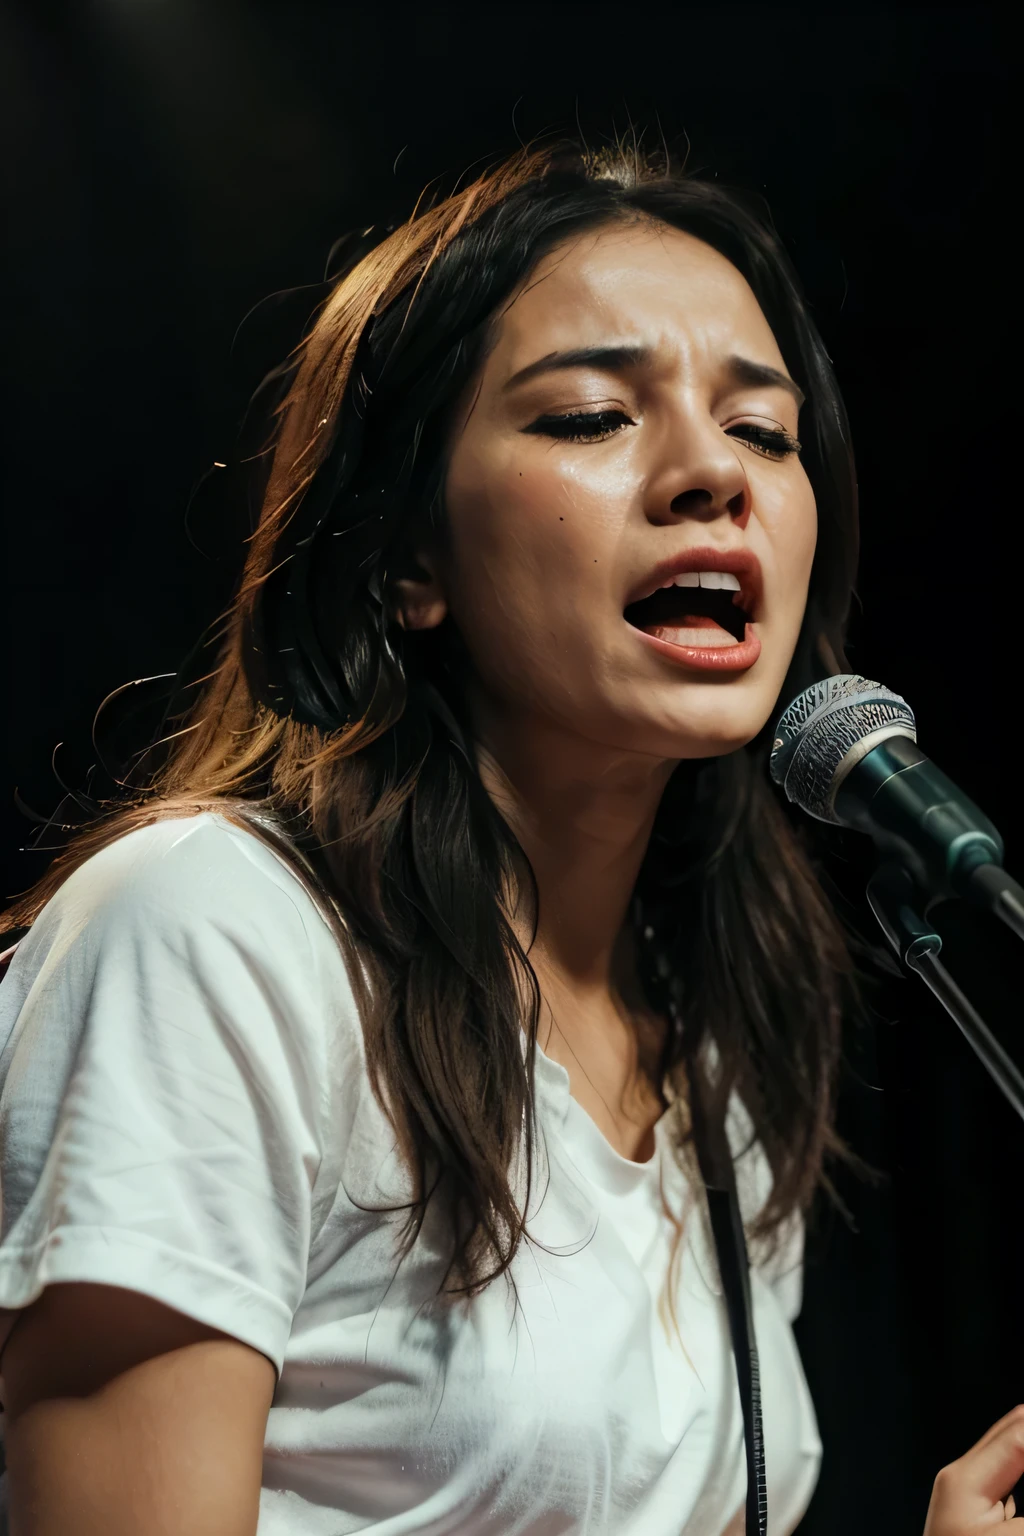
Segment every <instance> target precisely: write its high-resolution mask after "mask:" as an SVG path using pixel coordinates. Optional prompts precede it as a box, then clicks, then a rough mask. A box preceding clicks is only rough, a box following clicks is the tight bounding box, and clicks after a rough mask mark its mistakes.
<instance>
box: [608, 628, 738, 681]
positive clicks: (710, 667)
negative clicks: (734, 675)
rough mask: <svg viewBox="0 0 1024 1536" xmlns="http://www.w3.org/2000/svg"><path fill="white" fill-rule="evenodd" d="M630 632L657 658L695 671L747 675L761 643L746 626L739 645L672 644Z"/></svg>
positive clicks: (639, 630)
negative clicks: (648, 647) (652, 649)
mask: <svg viewBox="0 0 1024 1536" xmlns="http://www.w3.org/2000/svg"><path fill="white" fill-rule="evenodd" d="M630 627H631V628H632V626H630ZM633 632H634V634H637V635H639V636H640V638H641V640H644V641H646V642H647V644H648V645H649V646H652V647H653V648H654V650H656V651H657V652H658V654H659V656H664V657H665V658H666V660H667V661H673V662H675V664H676V666H678V667H686V668H688V669H689V670H691V671H694V672H746V671H747V670H748V668H750V667H752V666H753V665H754V662H755V661H756V660H757V658H758V657H759V656H760V654H761V642H760V640H759V639H758V638H757V636H756V635H755V633H754V626H753V624H748V625H747V629H746V635H745V637H744V639H743V640H741V641H740V643H739V645H674V644H673V643H672V641H671V640H660V639H659V638H658V636H657V635H649V634H648V633H647V631H646V630H645V629H634V631H633Z"/></svg>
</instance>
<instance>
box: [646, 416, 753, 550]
mask: <svg viewBox="0 0 1024 1536" xmlns="http://www.w3.org/2000/svg"><path fill="white" fill-rule="evenodd" d="M659 460H660V462H659V463H658V465H657V467H656V469H655V472H654V474H653V475H652V476H651V477H650V479H649V480H648V484H647V493H646V497H645V510H646V513H647V518H648V521H649V522H652V523H654V524H656V525H658V526H663V525H665V524H669V525H672V524H675V523H678V522H680V521H682V520H683V519H684V518H691V519H693V520H694V521H695V522H701V523H710V522H714V521H715V520H716V519H717V518H720V517H725V518H728V519H729V521H730V522H732V523H735V524H736V525H737V526H738V527H739V528H745V527H746V525H747V523H748V522H749V520H750V513H751V508H752V496H751V491H750V483H749V481H748V480H747V475H746V471H745V469H744V467H743V464H742V462H741V460H740V457H739V454H738V452H737V450H736V447H735V445H734V444H733V442H732V440H731V439H730V438H728V437H726V436H725V435H724V433H723V432H722V429H721V427H719V426H718V424H717V423H716V422H714V421H711V420H707V421H705V422H699V421H695V420H693V419H692V418H688V419H686V420H685V421H684V420H683V419H682V418H681V416H679V415H677V416H676V417H675V418H674V421H673V423H672V426H671V429H670V430H668V431H667V433H666V439H665V443H664V446H663V448H662V450H661V452H660V454H659Z"/></svg>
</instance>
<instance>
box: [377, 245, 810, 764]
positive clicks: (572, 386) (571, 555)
mask: <svg viewBox="0 0 1024 1536" xmlns="http://www.w3.org/2000/svg"><path fill="white" fill-rule="evenodd" d="M495 337H496V339H495V341H494V345H493V346H492V348H491V350H490V352H489V354H488V356H487V359H486V361H485V362H484V364H483V365H482V368H481V370H480V373H479V375H478V377H477V379H476V380H475V381H474V385H473V388H472V389H471V390H470V391H469V393H468V395H467V398H466V401H465V403H464V406H463V409H462V411H461V412H460V416H459V419H458V422H457V425H456V429H455V432H454V436H453V439H452V443H451V451H450V460H449V467H448V474H447V482H446V488H445V504H446V511H447V519H448V528H449V537H448V539H447V541H446V545H445V549H444V551H443V552H442V553H441V554H435V555H430V554H426V555H425V556H424V565H425V567H426V569H427V571H428V573H429V575H430V578H431V579H430V580H428V581H425V582H422V583H416V582H403V583H402V588H403V612H404V622H405V623H406V624H407V626H409V627H430V626H432V625H434V624H437V623H439V622H440V620H441V619H442V618H443V617H444V615H445V613H450V614H451V616H452V617H453V619H454V621H455V623H456V624H457V626H458V628H459V630H460V632H461V634H462V636H463V638H464V640H465V643H466V645H467V647H468V650H469V654H470V657H471V658H472V663H473V666H474V669H475V674H476V676H475V680H474V691H475V692H476V693H477V695H478V703H479V704H481V705H482V706H483V707H484V708H485V709H487V710H488V711H489V712H494V711H498V712H500V714H501V716H502V718H503V719H504V720H505V721H506V722H510V721H511V722H512V723H513V724H514V723H517V722H518V723H521V724H522V725H523V726H528V725H529V723H530V721H531V720H536V721H538V723H540V722H542V723H543V724H544V725H545V727H546V728H547V729H549V730H550V729H551V728H552V727H554V728H555V729H556V730H558V731H567V732H570V733H571V734H572V735H574V736H575V737H577V738H581V739H582V740H584V741H586V742H590V743H592V744H593V745H594V746H595V747H597V748H600V747H604V748H609V749H612V750H626V751H630V752H640V753H644V754H649V755H651V756H655V757H658V758H662V759H678V758H684V757H704V756H710V755H713V754H717V753H722V752H728V751H731V750H733V749H734V748H737V747H740V746H742V745H743V744H744V743H746V742H748V741H750V740H751V739H752V738H753V737H754V736H755V735H756V734H757V733H758V732H759V731H760V730H761V728H762V727H763V726H764V724H765V722H766V721H767V720H768V718H769V715H770V713H771V711H772V708H773V706H774V705H775V702H776V699H777V697H778V694H779V691H780V689H781V687H782V683H783V680H784V678H785V675H786V671H787V668H788V666H789V663H790V660H791V657H792V654H793V650H794V647H795V645H796V640H797V635H798V632H799V629H800V624H801V620H802V617H803V612H804V605H805V602H806V598H807V588H808V581H809V578H810V571H811V562H812V559H813V556H814V545H815V535H816V515H815V505H814V496H813V493H812V491H811V486H810V483H809V481H808V479H807V476H806V474H805V473H804V470H803V468H802V466H801V463H800V459H799V455H798V453H797V452H796V450H795V448H794V447H792V446H791V440H794V439H795V438H796V437H797V435H798V434H797V417H798V412H799V394H798V391H797V390H796V388H795V386H794V385H792V384H791V382H790V381H789V379H788V375H787V372H786V366H785V363H784V362H783V359H782V356H781V354H780V352H779V348H778V345H777V344H776V341H775V337H774V336H773V335H772V332H771V329H770V328H769V326H768V322H767V321H766V319H765V317H764V315H763V314H762V312H761V310H760V307H759V306H758V303H757V300H756V299H755V298H754V295H753V293H752V291H751V289H750V288H749V286H748V285H747V282H746V280H745V279H744V278H743V277H742V276H741V275H740V273H739V272H738V271H737V270H736V268H735V267H733V266H732V265H731V264H730V262H728V261H727V260H726V259H725V257H723V256H721V255H719V254H718V252H716V251H714V250H712V249H711V247H710V246H708V245H705V244H704V243H703V242H702V241H700V240H698V239H696V238H695V237H693V236H691V235H688V234H684V233H682V232H680V231H678V230H675V229H673V228H671V227H669V226H667V225H663V224H654V223H650V222H646V221H645V222H638V223H636V224H630V225H613V226H609V227H605V228H603V229H601V230H599V231H597V232H593V233H590V234H587V235H584V236H580V237H577V238H574V239H572V240H570V241H568V242H566V243H565V244H564V245H562V246H560V247H559V248H558V249H556V250H555V251H553V252H552V253H551V254H550V255H549V256H547V257H546V258H544V259H543V260H542V261H541V263H540V264H539V266H538V267H537V268H536V269H535V270H534V272H533V273H532V274H531V275H530V278H529V279H528V280H527V281H526V282H525V283H524V284H523V285H522V287H521V289H520V291H519V292H518V293H517V294H516V295H514V297H513V299H512V301H511V302H510V303H509V304H508V306H507V307H506V309H505V310H504V311H503V312H502V314H501V315H500V317H499V318H498V320H497V322H496V332H495ZM737 588H738V590H737Z"/></svg>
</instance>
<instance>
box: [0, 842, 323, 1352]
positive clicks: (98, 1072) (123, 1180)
mask: <svg viewBox="0 0 1024 1536" xmlns="http://www.w3.org/2000/svg"><path fill="white" fill-rule="evenodd" d="M240 839H243V840H250V835H249V834H245V833H239V832H237V831H232V830H231V829H229V828H228V827H226V826H225V824H224V823H223V822H220V821H219V819H218V818H213V817H208V816H207V817H198V818H191V819H183V820H178V821H164V822H159V823H157V824H156V825H155V826H152V827H147V828H143V829H140V830H138V831H135V832H132V833H130V834H128V835H127V836H126V837H124V838H123V839H121V840H120V841H118V842H116V843H114V844H111V845H110V846H108V847H107V848H105V849H104V850H102V851H101V852H100V853H98V854H96V855H94V856H93V857H92V858H91V859H90V860H88V861H87V863H86V864H84V865H83V866H81V867H80V868H79V869H78V870H77V871H76V872H75V873H74V874H73V875H72V876H71V877H70V878H69V879H68V880H67V881H66V882H65V884H64V886H63V887H62V888H61V889H60V891H59V892H58V893H57V894H56V896H55V897H54V898H53V899H52V900H51V901H50V902H49V903H48V905H47V907H46V908H45V909H44V911H43V912H42V914H41V915H40V917H39V919H38V920H37V922H36V924H35V925H34V927H33V929H32V931H31V932H30V934H29V935H28V937H27V938H26V939H25V940H23V941H22V944H21V946H20V947H19V950H18V952H17V954H16V955H15V957H14V960H13V962H12V964H11V969H10V972H9V974H8V976H7V978H6V980H5V981H4V983H3V987H2V988H0V1045H2V1046H3V1049H2V1054H0V1342H2V1340H3V1339H4V1338H5V1337H6V1334H7V1333H8V1332H9V1330H10V1327H11V1326H12V1324H13V1320H14V1319H13V1315H12V1314H13V1313H14V1312H15V1311H16V1310H17V1309H19V1308H23V1307H25V1306H27V1305H29V1304H30V1303H31V1302H32V1301H34V1300H35V1299H36V1297H38V1296H39V1294H40V1293H41V1292H42V1290H43V1289H44V1287H45V1286H47V1285H49V1284H52V1283H54V1282H58V1281H93V1282H98V1283H101V1284H109V1285H115V1286H123V1287H126V1288H128V1289H129V1290H133V1291H138V1292H141V1293H143V1294H145V1295H147V1296H151V1297H153V1298H154V1299H156V1300H158V1301H161V1302H163V1303H165V1304H166V1305H168V1306H170V1307H174V1308H176V1309H177V1310H178V1311H180V1312H183V1313H186V1314H187V1315H188V1316H190V1317H193V1318H195V1319H197V1320H198V1321H200V1322H203V1323H205V1324H208V1325H209V1326H211V1327H214V1328H217V1329H221V1330H223V1331H224V1332H225V1333H228V1334H231V1335H233V1336H235V1337H237V1338H239V1339H241V1340H242V1341H244V1342H245V1343H247V1344H250V1345H251V1346H252V1347H253V1348H255V1349H258V1350H260V1351H261V1352H262V1353H263V1354H265V1355H266V1356H268V1358H269V1359H270V1360H272V1361H273V1363H274V1366H275V1368H276V1369H277V1370H278V1372H280V1369H281V1363H282V1359H283V1355H284V1350H285V1346H286V1343H287V1339H288V1335H289V1332H290V1328H291V1323H292V1318H293V1316H294V1313H295V1311H296V1309H297V1307H298V1304H299V1302H300V1300H301V1298H302V1295H303V1291H304V1287H305V1279H306V1266H307V1259H308V1252H309V1244H310V1226H311V1194H312V1188H313V1184H314V1181H315V1178H316V1174H317V1170H318V1167H319V1164H320V1158H321V1152H322V1146H321V1142H322V1136H321V1127H322V1123H323V1106H322V1103H321V1099H322V1094H323V1088H322V1085H323V1083H324V1081H325V1078H326V1075H327V1074H326V1071H325V1060H324V1054H325V1051H326V1048H327V1046H326V1038H325V1036H326V1033H327V1030H326V1027H325V1020H324V1019H323V1018H322V1017H318V1016H317V1010H316V1008H315V1007H311V1003H310V999H311V994H312V990H313V989H312V988H311V981H310V978H311V974H312V973H313V972H315V969H316V960H315V955H314V949H313V946H312V945H311V942H310V932H309V929H310V914H313V917H312V921H313V922H316V921H319V919H318V918H317V916H316V909H315V907H314V906H313V904H312V902H311V901H308V899H307V905H306V906H305V907H304V905H303V899H300V898H303V897H304V893H303V892H302V890H301V887H300V886H299V885H298V882H297V881H295V880H294V877H293V876H291V875H289V874H288V873H286V872H284V871H283V869H282V874H281V878H280V879H275V878H273V875H272V874H270V873H268V871H267V865H266V860H267V859H273V857H274V856H273V855H272V854H271V853H269V852H267V851H263V850H261V852H262V854H263V857H262V858H261V859H255V860H254V859H252V858H250V857H248V856H247V855H246V853H245V852H244V850H242V849H241V848H240V846H239V840H240ZM253 841H254V840H253ZM290 884H291V886H292V887H293V889H289V885H290ZM5 1037H6V1044H4V1040H5Z"/></svg>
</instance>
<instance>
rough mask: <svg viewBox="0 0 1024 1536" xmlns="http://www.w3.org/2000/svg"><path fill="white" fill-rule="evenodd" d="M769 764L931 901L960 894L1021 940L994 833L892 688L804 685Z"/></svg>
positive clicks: (840, 680)
mask: <svg viewBox="0 0 1024 1536" xmlns="http://www.w3.org/2000/svg"><path fill="white" fill-rule="evenodd" d="M769 769H770V772H771V776H772V779H773V780H774V781H775V783H776V784H778V785H779V786H780V787H781V788H782V789H783V790H784V791H785V793H786V797H787V799H789V800H790V801H792V802H793V804H794V805H798V806H800V807H801V809H802V810H805V811H806V812H807V813H808V815H810V816H814V817H816V818H817V819H818V820H819V821H828V822H835V823H837V824H838V825H840V826H846V827H853V828H855V829H856V830H857V831H859V832H866V833H867V834H868V835H869V836H870V837H872V838H874V840H875V843H876V844H877V846H878V848H879V850H880V851H881V853H882V854H883V857H884V858H885V859H886V860H887V861H888V862H889V863H896V864H898V865H899V866H900V867H902V868H903V869H905V870H906V871H907V873H909V874H910V875H911V877H912V878H913V879H914V881H915V883H916V884H917V886H918V887H919V889H921V890H922V891H923V892H924V893H925V894H926V895H927V898H928V902H929V904H930V903H932V902H935V901H941V900H942V899H944V898H946V897H949V896H961V897H964V898H966V899H967V900H968V901H971V902H973V903H974V904H976V905H978V906H982V907H985V908H987V909H988V910H989V911H991V912H993V913H995V915H996V916H998V917H999V918H1001V919H1002V921H1003V922H1005V923H1007V925H1008V926H1009V927H1011V928H1013V929H1014V931H1015V932H1016V933H1017V934H1018V935H1020V937H1022V938H1024V891H1022V890H1021V888H1020V886H1019V885H1017V883H1016V882H1015V881H1014V880H1012V879H1011V878H1010V876H1009V875H1007V874H1006V872H1005V871H1004V870H1003V868H1002V862H1003V840H1002V838H1001V837H1000V835H999V833H998V832H997V830H996V828H995V827H994V826H993V825H992V823H991V821H989V819H988V817H987V816H985V815H984V813H983V812H982V811H980V810H979V809H978V807H977V806H976V805H975V804H974V802H973V801H972V800H969V799H968V797H967V796H966V795H965V794H964V793H963V791H962V790H961V789H958V788H957V786H956V785H955V784H954V783H953V781H952V780H951V779H949V778H947V777H946V775H945V774H944V773H943V772H942V771H941V770H940V769H939V768H937V767H936V766H935V764H934V763H933V762H931V761H930V759H929V758H927V757H926V756H925V754H924V753H923V752H922V751H921V749H920V747H919V746H918V745H917V724H916V721H915V719H914V712H913V710H912V709H911V708H910V705H909V704H908V703H907V702H906V700H905V699H902V698H900V696H899V694H898V693H893V692H892V691H891V690H890V689H888V688H885V687H883V686H882V684H881V683H873V682H870V681H869V680H868V679H867V678H864V677H857V676H856V675H854V674H850V673H844V674H842V675H840V676H838V677H827V678H825V679H824V681H822V682H819V683H814V684H813V685H812V686H811V687H810V688H805V689H804V691H803V693H801V694H798V696H797V697H796V698H795V699H794V700H793V701H792V703H791V704H790V705H789V706H788V708H787V709H785V710H784V711H783V713H782V715H781V717H780V719H779V723H778V725H777V726H776V728H775V740H774V742H773V743H772V752H771V758H770V760H769Z"/></svg>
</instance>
